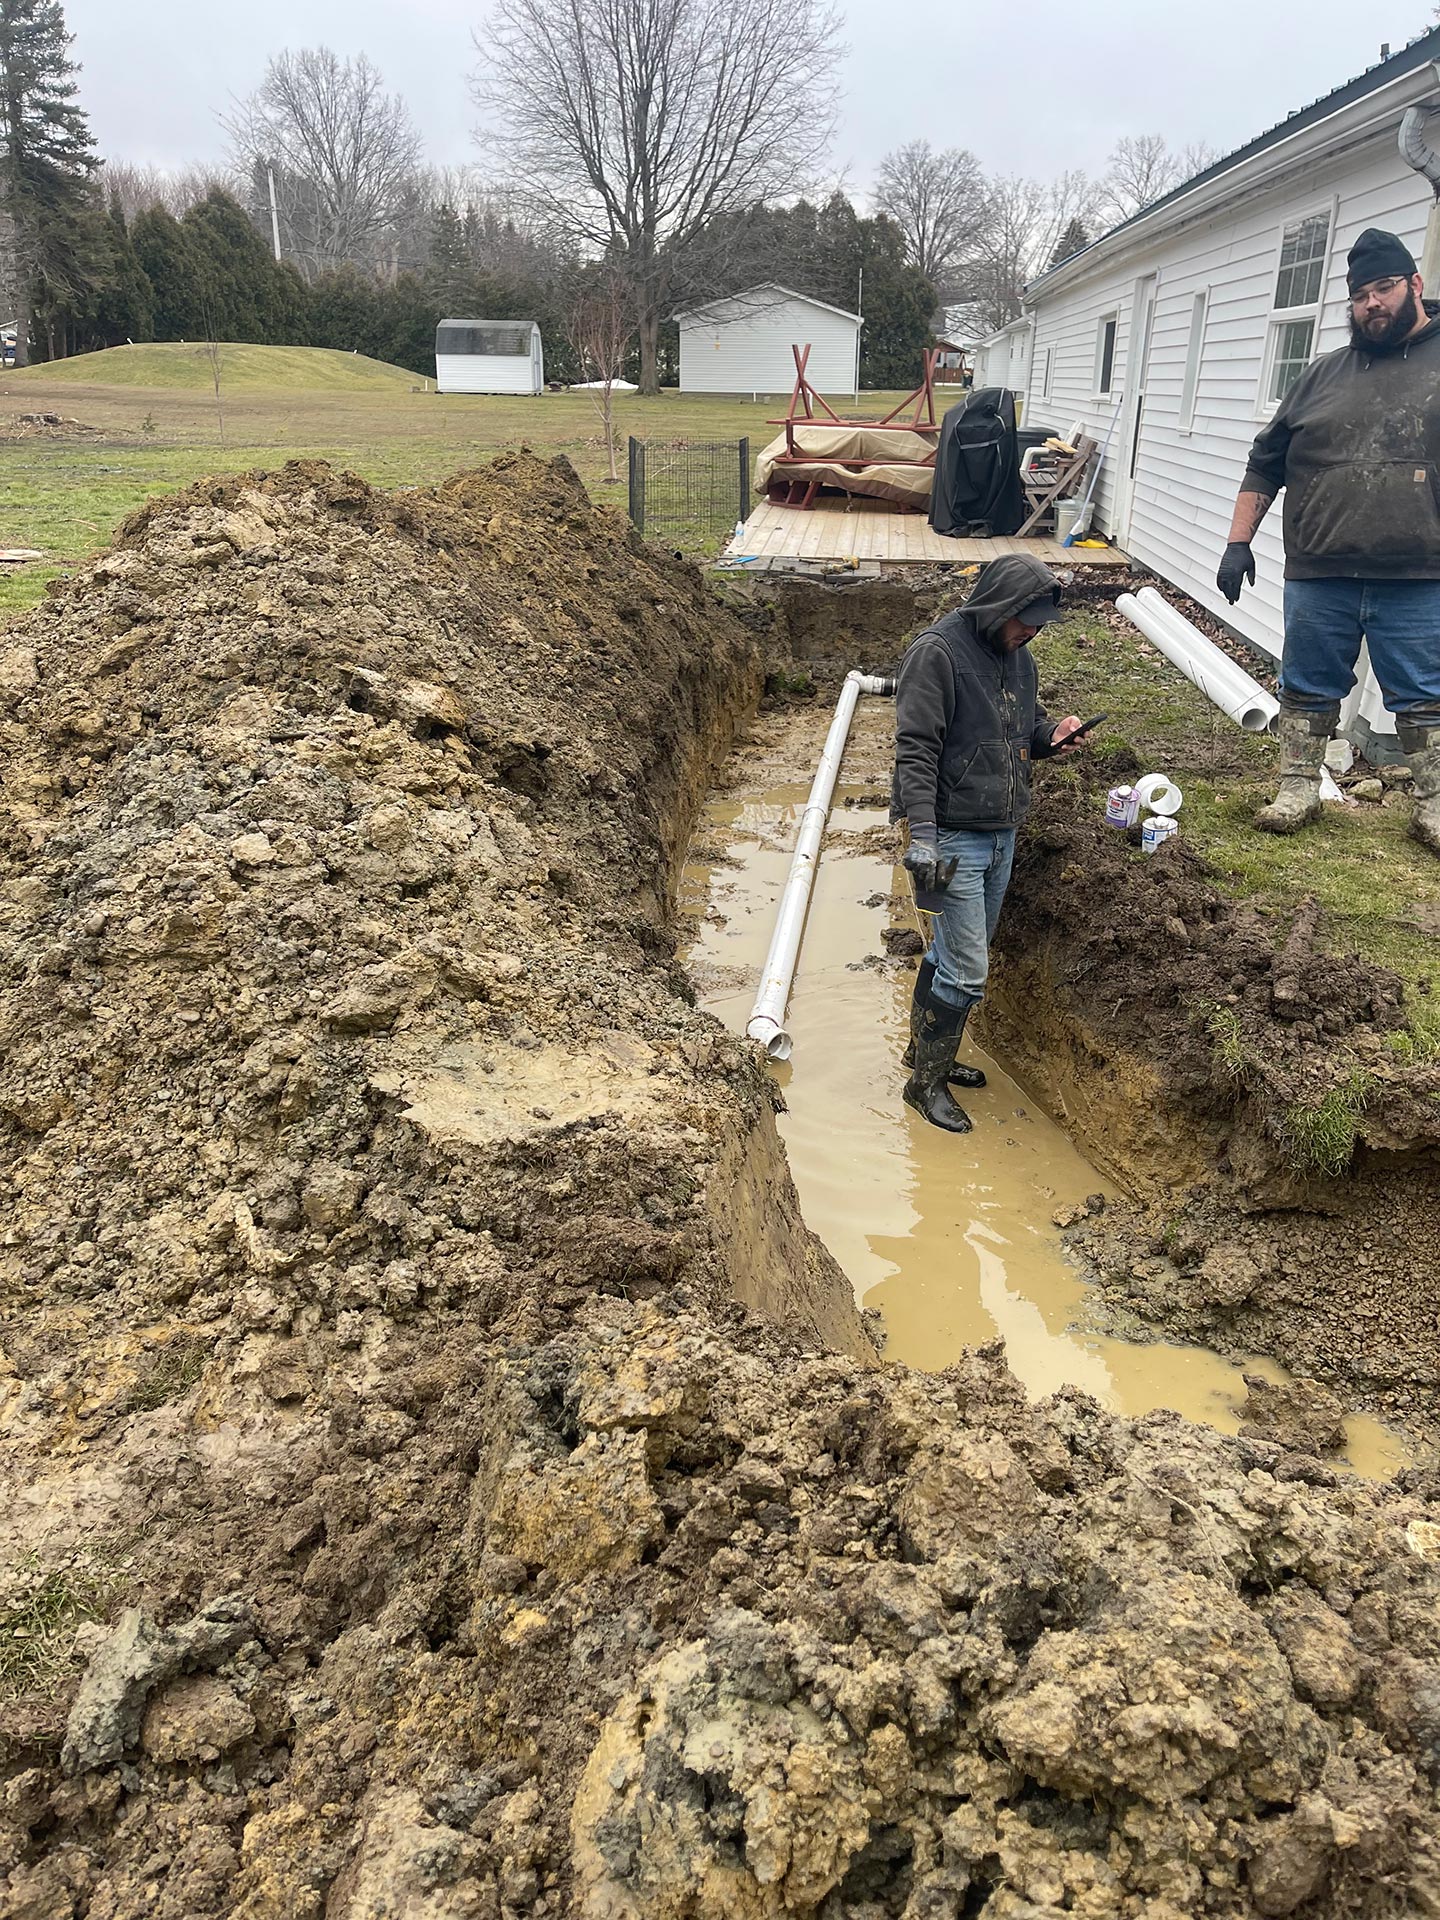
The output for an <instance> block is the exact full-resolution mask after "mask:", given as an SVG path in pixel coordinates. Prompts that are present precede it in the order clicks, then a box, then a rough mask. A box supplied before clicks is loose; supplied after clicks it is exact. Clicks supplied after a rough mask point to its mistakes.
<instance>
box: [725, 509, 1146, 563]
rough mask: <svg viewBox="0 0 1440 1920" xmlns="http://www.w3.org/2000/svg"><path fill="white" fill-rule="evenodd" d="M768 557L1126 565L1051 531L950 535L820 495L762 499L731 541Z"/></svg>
mask: <svg viewBox="0 0 1440 1920" xmlns="http://www.w3.org/2000/svg"><path fill="white" fill-rule="evenodd" d="M726 552H727V553H728V554H734V555H742V554H751V555H762V556H764V557H765V558H766V559H769V560H782V559H783V560H807V561H812V562H813V561H826V560H848V559H849V558H850V557H851V556H852V555H853V556H854V557H855V558H856V559H857V560H878V561H879V562H880V564H881V565H882V566H892V567H893V566H935V565H936V564H937V563H938V564H942V565H944V564H948V565H950V566H973V565H974V564H975V563H976V562H977V561H979V562H984V561H986V560H994V559H996V558H997V557H998V556H999V555H1001V554H1006V553H1025V554H1031V555H1033V556H1034V558H1035V559H1037V560H1043V561H1044V562H1045V563H1046V565H1047V566H1054V565H1064V566H1067V567H1123V566H1126V565H1128V564H1129V562H1128V560H1127V557H1126V555H1125V554H1124V553H1122V552H1121V551H1120V549H1119V548H1118V547H1104V548H1100V547H1062V546H1061V545H1060V542H1059V541H1058V540H1055V539H1052V538H1051V537H1050V536H1049V535H1031V536H1030V537H1029V538H1027V539H1024V540H1020V539H1006V540H948V539H946V538H945V537H944V536H943V535H942V534H938V533H936V532H935V531H934V530H933V528H932V527H931V526H930V524H929V522H928V521H927V520H926V518H925V516H924V515H923V514H920V513H884V512H876V511H875V510H874V509H872V508H866V507H852V508H850V509H849V510H848V511H847V510H846V508H845V505H844V503H843V502H841V501H822V502H821V503H820V504H819V505H817V506H815V507H813V508H812V509H811V510H810V512H808V513H802V512H800V510H799V509H798V508H795V507H777V506H774V505H772V504H771V503H770V502H769V501H764V502H762V503H761V504H760V505H759V506H758V507H756V509H755V511H754V512H753V513H752V514H751V515H750V518H749V519H748V520H747V521H746V522H745V525H744V526H743V527H742V528H741V530H740V532H739V533H738V534H736V535H735V537H734V538H733V539H732V540H731V541H730V544H729V546H728V547H727V548H726Z"/></svg>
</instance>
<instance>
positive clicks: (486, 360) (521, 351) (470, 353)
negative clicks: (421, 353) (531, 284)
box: [435, 320, 545, 393]
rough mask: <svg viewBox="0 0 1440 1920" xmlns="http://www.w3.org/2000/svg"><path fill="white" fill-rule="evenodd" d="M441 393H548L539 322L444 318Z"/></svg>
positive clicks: (438, 355)
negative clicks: (546, 391) (545, 391)
mask: <svg viewBox="0 0 1440 1920" xmlns="http://www.w3.org/2000/svg"><path fill="white" fill-rule="evenodd" d="M435 390H436V392H437V393H543V392H544V390H545V354H544V350H543V348H542V347H541V344H540V329H539V327H538V326H537V324H536V323H535V321H533V320H442V321H441V322H440V324H439V326H438V327H436V329H435Z"/></svg>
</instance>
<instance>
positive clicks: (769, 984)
mask: <svg viewBox="0 0 1440 1920" xmlns="http://www.w3.org/2000/svg"><path fill="white" fill-rule="evenodd" d="M894 691H895V682H894V681H893V680H886V679H883V678H882V677H881V676H880V675H878V674H873V673H847V674H846V676H845V684H844V686H843V687H842V688H841V690H840V699H839V702H838V703H837V705H836V708H835V718H834V719H833V720H832V721H831V722H830V731H829V733H828V734H826V736H825V745H824V747H823V748H822V749H821V752H820V764H819V766H818V767H817V768H816V769H815V778H814V780H813V781H812V782H811V786H810V798H809V799H808V800H807V801H806V802H805V811H804V812H803V813H802V814H801V816H800V832H799V834H798V836H797V837H796V841H795V853H794V856H793V858H792V859H791V862H790V877H789V879H788V880H787V881H786V882H785V891H784V893H782V894H781V896H780V911H779V913H778V914H777V915H776V918H775V931H774V933H773V934H772V935H771V936H770V951H769V953H767V954H766V956H765V967H764V971H763V972H762V973H761V975H760V990H759V992H758V993H757V994H756V996H755V1004H754V1006H753V1007H752V1008H751V1009H750V1018H749V1020H748V1021H747V1022H746V1025H745V1031H746V1033H747V1034H748V1035H749V1036H750V1038H751V1039H752V1040H758V1041H759V1042H760V1043H761V1045H762V1046H763V1047H764V1049H765V1051H766V1053H768V1054H769V1056H770V1058H771V1059H772V1060H788V1059H789V1058H790V1054H791V1050H792V1048H793V1047H794V1044H795V1043H794V1041H793V1040H792V1039H791V1037H790V1035H789V1033H788V1032H787V1031H786V1027H785V1009H786V1007H787V1006H788V1004H789V1001H790V982H791V981H792V979H793V978H794V976H795V962H796V961H797V960H798V959H799V957H800V941H801V937H802V936H803V934H804V932H805V915H806V913H807V911H808V909H809V906H810V890H811V888H812V887H813V886H814V884H815V869H816V867H817V866H818V865H819V863H820V842H821V840H822V839H823V838H824V837H825V822H826V821H827V820H828V819H829V818H830V801H831V798H832V797H833V795H834V792H835V781H836V778H837V776H838V775H839V772H840V762H841V760H842V759H843V758H844V755H845V742H846V740H848V739H849V737H850V722H851V719H852V718H853V716H854V713H855V704H856V702H857V701H858V700H859V698H860V695H861V694H862V693H892V694H893V693H894Z"/></svg>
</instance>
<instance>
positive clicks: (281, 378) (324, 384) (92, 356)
mask: <svg viewBox="0 0 1440 1920" xmlns="http://www.w3.org/2000/svg"><path fill="white" fill-rule="evenodd" d="M215 351H216V352H217V353H218V354H219V356H220V380H221V385H222V388H224V389H226V390H229V391H231V392H236V393H241V392H244V393H253V392H259V391H264V392H273V391H275V390H276V389H280V388H284V389H295V388H303V389H316V390H318V391H321V392H345V393H381V392H384V391H386V390H387V389H390V388H395V387H400V388H406V389H408V388H410V387H418V386H420V385H421V384H422V382H421V380H420V378H419V376H418V375H416V374H413V373H411V372H410V371H409V369H408V368H406V367H392V366H390V365H389V364H388V363H387V362H386V361H384V360H371V359H368V358H367V357H366V356H365V355H364V354H363V353H342V352H340V351H339V350H338V349H337V348H334V347H257V346H251V345H249V344H246V343H238V342H225V341H222V342H220V344H219V345H218V346H217V347H216V349H215ZM5 378H6V386H7V388H9V387H10V384H11V382H14V386H13V389H12V390H13V391H15V392H17V393H23V392H24V391H25V390H26V389H27V388H29V387H31V386H64V387H94V386H104V387H161V388H180V389H182V390H185V389H190V388H195V387H199V388H202V389H203V390H204V391H205V392H206V393H209V392H210V391H211V390H212V387H213V374H212V370H211V356H210V349H209V347H208V346H206V345H205V344H204V343H203V342H202V341H196V340H190V341H187V340H175V341H161V342H156V343H154V344H151V345H142V346H131V347H107V348H106V350H105V351H104V352H103V353H81V354H77V355H76V356H75V357H74V359H72V360H55V361H51V362H49V363H48V364H46V365H44V366H38V367H22V368H20V369H18V370H17V369H16V368H14V367H11V368H10V369H9V371H8V373H7V374H6V377H5Z"/></svg>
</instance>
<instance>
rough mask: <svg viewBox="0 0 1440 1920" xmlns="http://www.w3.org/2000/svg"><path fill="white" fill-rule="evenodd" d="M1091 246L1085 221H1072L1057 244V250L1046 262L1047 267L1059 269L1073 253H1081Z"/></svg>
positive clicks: (1067, 224)
mask: <svg viewBox="0 0 1440 1920" xmlns="http://www.w3.org/2000/svg"><path fill="white" fill-rule="evenodd" d="M1089 244H1090V235H1089V234H1088V233H1087V232H1086V231H1085V223H1084V221H1083V220H1070V221H1068V222H1067V223H1066V226H1065V230H1064V232H1063V233H1062V234H1061V235H1060V238H1059V239H1058V240H1057V241H1056V242H1055V250H1054V252H1053V253H1052V254H1051V255H1050V258H1049V260H1047V261H1046V263H1045V264H1046V266H1047V267H1058V266H1059V264H1060V262H1061V261H1062V260H1068V259H1069V258H1070V256H1071V254H1072V253H1080V252H1083V250H1084V249H1085V248H1086V247H1088V246H1089Z"/></svg>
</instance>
